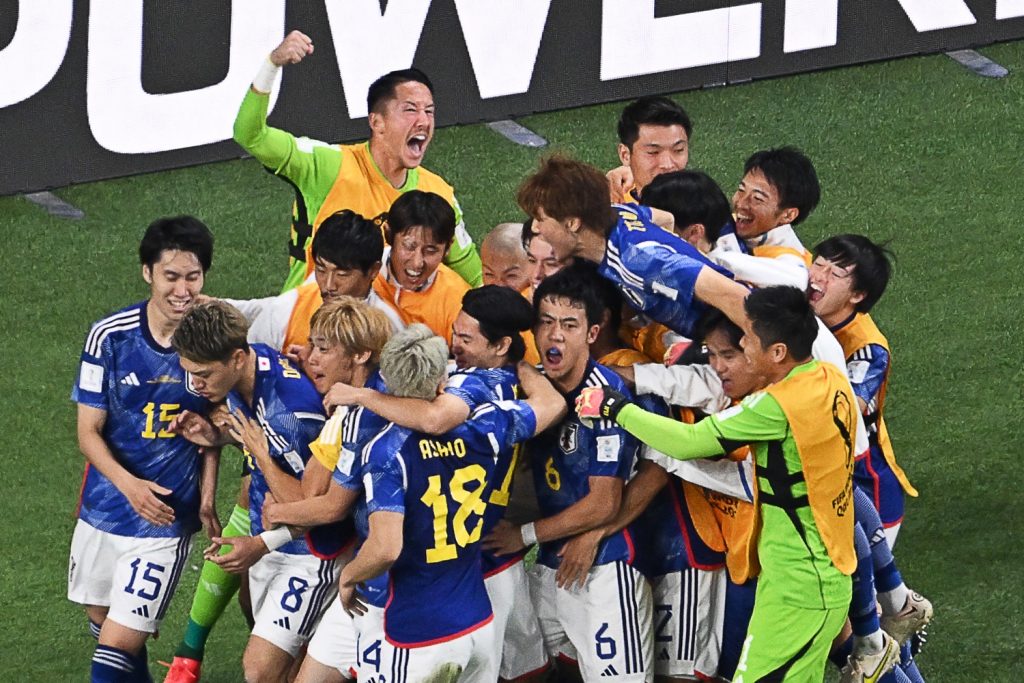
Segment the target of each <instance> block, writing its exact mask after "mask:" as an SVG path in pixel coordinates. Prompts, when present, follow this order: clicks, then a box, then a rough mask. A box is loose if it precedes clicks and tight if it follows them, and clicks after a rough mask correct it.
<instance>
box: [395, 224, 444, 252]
mask: <svg viewBox="0 0 1024 683" xmlns="http://www.w3.org/2000/svg"><path fill="white" fill-rule="evenodd" d="M397 241H398V242H399V243H400V244H401V245H402V246H403V247H405V248H406V249H416V248H418V247H443V246H444V242H438V241H437V237H435V236H434V231H433V230H431V229H430V228H424V227H423V226H422V225H414V226H412V227H411V228H409V229H407V230H404V231H402V233H401V234H400V235H398V238H397Z"/></svg>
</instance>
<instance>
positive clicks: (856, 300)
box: [850, 292, 867, 306]
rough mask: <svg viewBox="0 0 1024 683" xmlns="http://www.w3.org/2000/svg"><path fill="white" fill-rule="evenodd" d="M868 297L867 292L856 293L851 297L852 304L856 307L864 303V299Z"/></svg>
mask: <svg viewBox="0 0 1024 683" xmlns="http://www.w3.org/2000/svg"><path fill="white" fill-rule="evenodd" d="M866 296H867V292H854V293H853V294H851V295H850V303H851V304H853V305H854V306H856V305H857V304H859V303H860V302H861V301H864V297H866Z"/></svg>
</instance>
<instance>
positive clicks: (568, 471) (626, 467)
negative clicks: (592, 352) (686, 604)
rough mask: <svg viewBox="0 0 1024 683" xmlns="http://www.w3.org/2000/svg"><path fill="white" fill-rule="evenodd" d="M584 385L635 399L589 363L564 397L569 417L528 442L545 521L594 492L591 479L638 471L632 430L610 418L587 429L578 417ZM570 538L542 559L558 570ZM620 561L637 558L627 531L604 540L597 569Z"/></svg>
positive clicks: (547, 547)
mask: <svg viewBox="0 0 1024 683" xmlns="http://www.w3.org/2000/svg"><path fill="white" fill-rule="evenodd" d="M585 387H611V388H612V389H615V390H616V391H618V392H621V393H622V394H625V395H626V396H627V397H629V396H630V392H629V389H628V388H627V387H626V385H625V384H624V383H623V382H622V379H621V378H620V377H619V376H618V375H616V374H615V373H614V372H612V371H611V370H609V369H608V368H606V367H604V366H603V365H599V364H598V363H595V362H594V361H593V360H590V361H588V362H587V371H586V374H584V376H583V381H582V382H581V383H580V385H579V386H578V387H576V388H575V389H573V390H572V392H570V393H569V394H567V395H566V396H565V402H566V404H567V406H568V408H569V412H568V414H567V415H566V417H565V419H563V420H562V421H561V422H560V423H559V424H557V425H555V426H554V427H551V428H550V429H547V430H545V431H544V433H543V434H538V435H537V437H536V438H533V439H530V441H529V442H528V443H527V444H526V452H527V454H528V455H527V457H528V458H529V459H530V464H531V468H532V469H533V477H534V483H535V487H536V489H537V502H538V504H539V505H540V511H541V514H542V515H543V516H544V517H551V516H552V515H556V514H558V513H559V512H562V511H563V510H565V509H567V508H569V507H571V506H572V505H574V504H576V503H577V502H579V501H580V500H582V499H583V497H584V496H586V495H587V494H588V493H590V477H618V478H620V479H622V480H627V479H629V475H630V473H631V472H632V470H633V464H634V461H635V459H636V453H637V441H636V439H635V438H634V437H633V436H632V435H630V434H629V432H627V431H626V430H624V429H623V428H622V427H619V426H618V425H617V424H615V423H614V422H612V421H610V420H598V421H595V422H593V424H592V425H591V426H588V425H587V424H586V423H584V422H583V421H582V420H580V417H579V415H577V414H576V410H575V405H576V397H578V396H579V395H580V392H581V391H583V389H584V388H585ZM566 540H568V539H564V538H563V539H559V540H557V541H549V542H547V543H541V544H540V552H539V553H538V555H537V561H538V562H540V563H541V564H543V565H544V566H546V567H550V568H552V569H557V568H558V565H559V564H560V563H561V558H559V557H558V552H559V551H560V550H561V549H562V546H563V545H565V542H566ZM618 560H623V561H626V562H632V560H633V540H632V537H631V534H630V532H629V531H628V530H623V531H619V532H618V533H615V534H612V535H611V536H609V537H608V538H606V539H604V540H603V541H601V544H600V545H599V546H598V550H597V557H596V559H595V560H594V565H595V566H596V565H602V564H608V563H609V562H615V561H618Z"/></svg>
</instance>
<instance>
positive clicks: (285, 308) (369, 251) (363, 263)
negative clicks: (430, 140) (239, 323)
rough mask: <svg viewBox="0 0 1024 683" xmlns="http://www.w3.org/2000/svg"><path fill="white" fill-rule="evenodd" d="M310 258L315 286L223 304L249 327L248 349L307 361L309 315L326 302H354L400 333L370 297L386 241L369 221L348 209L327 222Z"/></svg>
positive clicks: (390, 313)
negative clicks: (342, 299) (277, 352)
mask: <svg viewBox="0 0 1024 683" xmlns="http://www.w3.org/2000/svg"><path fill="white" fill-rule="evenodd" d="M311 255H312V257H313V265H314V268H313V276H314V278H313V280H308V279H307V281H306V282H303V283H302V284H301V285H299V286H298V287H295V288H294V289H290V290H288V291H287V292H285V293H284V294H279V295H278V296H271V297H266V298H263V299H242V300H239V299H224V300H225V301H227V302H228V303H229V304H231V305H232V306H234V307H235V308H237V309H238V310H240V311H241V312H242V314H243V315H244V316H245V317H246V319H247V320H248V321H249V341H250V342H251V343H253V344H266V345H268V346H270V347H271V348H274V349H278V350H280V351H285V352H288V353H297V354H298V355H299V356H300V357H303V358H305V357H307V356H308V355H309V348H308V344H309V326H310V320H311V319H312V317H313V313H315V312H316V310H317V309H319V308H320V306H321V304H323V303H324V302H325V301H333V300H336V299H338V298H340V297H354V298H356V299H359V300H362V301H365V302H366V303H367V305H369V306H371V307H373V308H376V309H379V310H381V311H383V312H384V314H385V315H386V316H387V317H388V319H389V321H390V323H391V327H392V329H393V330H394V331H398V330H400V329H401V328H402V327H404V325H403V323H402V319H401V317H400V316H399V315H398V313H396V312H395V310H394V308H392V307H391V306H390V305H389V304H387V303H385V302H384V301H383V300H381V298H380V297H379V296H378V295H377V293H376V292H374V291H373V280H374V278H376V277H377V273H379V272H380V269H381V263H382V262H383V256H384V237H383V235H381V232H380V228H379V227H377V226H376V225H375V224H374V223H373V222H372V221H369V220H366V219H365V218H363V217H362V216H360V215H359V214H357V213H355V212H353V211H349V210H348V209H344V210H342V211H339V212H337V213H335V214H332V215H330V216H328V217H327V218H326V219H324V221H323V223H321V224H320V229H319V230H317V233H316V236H315V237H313V246H312V250H311ZM300 349H301V352H300Z"/></svg>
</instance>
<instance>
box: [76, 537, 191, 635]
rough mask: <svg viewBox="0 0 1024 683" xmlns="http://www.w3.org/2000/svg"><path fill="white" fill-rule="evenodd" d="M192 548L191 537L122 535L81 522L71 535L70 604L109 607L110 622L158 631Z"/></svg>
mask: <svg viewBox="0 0 1024 683" xmlns="http://www.w3.org/2000/svg"><path fill="white" fill-rule="evenodd" d="M191 550H192V536H181V537H177V538H134V537H132V536H118V535H116V534H111V533H107V532H106V531H100V530H99V529H97V528H95V527H93V526H90V525H89V524H86V523H85V522H83V521H82V520H78V523H77V524H76V525H75V533H74V535H73V536H72V537H71V558H70V560H69V562H68V600H71V601H72V602H77V603H79V604H82V605H97V606H100V607H109V608H110V609H109V611H108V612H107V618H108V619H113V620H114V621H115V622H116V623H118V624H121V625H122V626H127V627H128V628H130V629H134V630H136V631H143V632H145V633H155V632H156V631H157V630H158V629H159V628H160V622H161V621H162V620H163V618H164V614H165V613H166V612H167V607H168V606H169V605H170V604H171V598H172V597H174V590H175V589H176V588H177V587H178V580H179V579H180V578H181V572H182V570H183V569H184V568H185V564H186V563H187V562H188V554H189V552H190V551H191Z"/></svg>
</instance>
